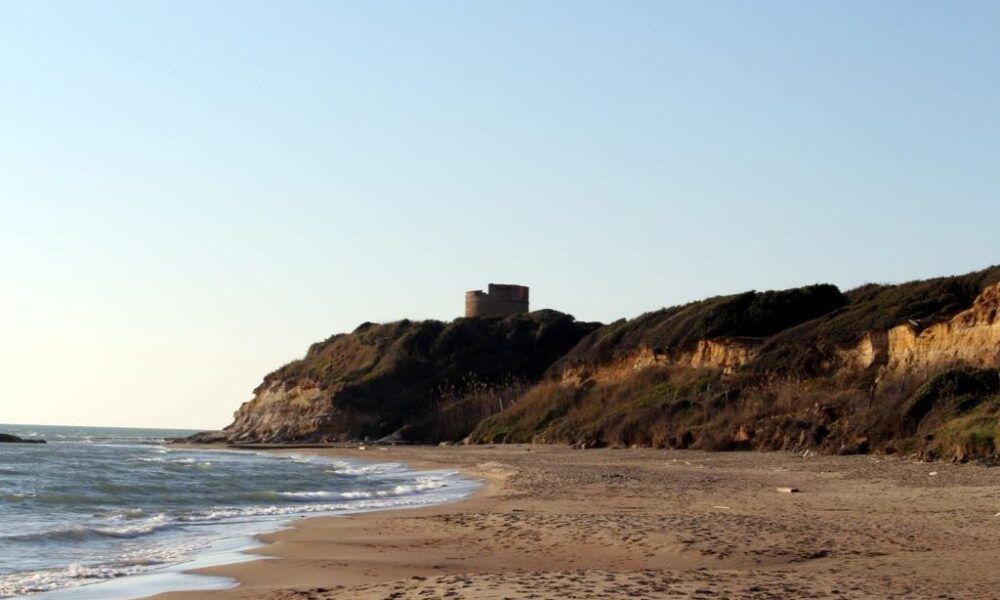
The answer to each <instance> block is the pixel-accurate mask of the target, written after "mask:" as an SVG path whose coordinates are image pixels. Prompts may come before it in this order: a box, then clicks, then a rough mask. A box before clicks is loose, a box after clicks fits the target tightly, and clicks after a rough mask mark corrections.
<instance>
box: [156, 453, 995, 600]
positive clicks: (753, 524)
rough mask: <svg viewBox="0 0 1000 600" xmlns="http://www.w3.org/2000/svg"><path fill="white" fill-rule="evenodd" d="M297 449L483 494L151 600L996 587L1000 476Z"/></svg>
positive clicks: (602, 456)
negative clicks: (403, 469) (386, 466)
mask: <svg viewBox="0 0 1000 600" xmlns="http://www.w3.org/2000/svg"><path fill="white" fill-rule="evenodd" d="M279 451H282V450H279ZM283 451H290V452H303V451H308V452H309V453H318V454H321V455H327V456H338V457H342V458H352V459H362V460H369V461H371V460H376V461H379V462H382V461H386V460H388V461H393V462H403V463H405V464H406V465H407V466H410V467H413V468H418V469H421V468H435V469H440V468H448V469H455V470H459V471H460V472H461V473H462V474H463V475H464V476H472V477H475V478H479V479H485V481H486V482H487V485H485V486H484V487H483V488H482V489H481V490H479V491H477V492H476V493H474V494H473V495H472V496H470V497H468V498H466V499H463V500H460V501H458V502H452V503H447V504H440V505H434V506H429V507H421V508H414V509H393V510H386V511H377V512H368V513H359V514H352V515H349V516H332V517H331V516H322V517H309V518H303V519H299V520H296V521H295V522H294V523H293V524H292V526H291V527H290V528H288V529H283V530H281V531H278V532H275V533H269V534H265V535H263V536H260V539H261V540H262V541H263V542H265V544H266V545H265V546H262V547H260V548H258V549H256V550H253V551H251V553H252V554H259V555H261V556H267V557H273V558H269V559H268V560H263V561H249V562H243V563H238V564H235V565H224V566H220V567H212V568H210V569H203V570H197V571H194V572H195V573H198V574H209V575H218V576H225V577H230V578H233V579H235V580H236V581H238V582H239V584H240V585H239V586H237V587H234V588H229V589H226V590H214V591H206V590H198V591H187V592H168V593H163V594H158V595H155V596H150V597H148V598H147V599H146V600H194V599H196V598H197V599H200V598H204V599H206V600H231V599H233V600H235V599H240V600H292V599H309V600H328V599H335V598H337V599H339V598H359V599H361V600H369V599H371V600H374V599H385V598H392V599H395V600H410V599H412V600H417V599H428V598H483V599H487V598H488V599H496V600H502V599H504V598H523V597H533V598H566V597H574V598H619V597H626V596H632V597H638V598H679V597H688V598H699V597H704V598H709V597H719V598H722V597H729V598H754V599H764V598H788V597H812V598H987V597H994V596H995V594H996V590H997V589H1000V573H997V571H996V569H995V565H994V564H993V563H994V558H995V557H996V556H998V555H1000V469H988V468H985V467H979V466H975V465H949V464H942V463H932V464H928V463H920V462H915V461H910V460H907V459H903V458H898V457H875V456H848V457H841V456H818V457H817V456H812V457H808V458H806V457H802V456H801V455H793V454H784V453H749V452H748V453H715V454H712V453H704V452H697V451H662V450H648V449H637V450H610V449H602V450H583V451H581V450H573V449H569V448H566V447H558V446H495V447H490V446H455V447H447V448H437V447H425V446H402V447H393V448H388V449H386V450H385V451H380V450H373V449H372V448H371V447H369V449H367V450H364V451H361V450H358V449H356V448H354V449H351V448H329V449H327V448H314V449H308V450H305V449H283ZM782 486H788V487H795V488H797V489H799V490H801V493H795V494H784V493H780V492H778V491H777V488H778V487H782ZM875 574H877V575H875Z"/></svg>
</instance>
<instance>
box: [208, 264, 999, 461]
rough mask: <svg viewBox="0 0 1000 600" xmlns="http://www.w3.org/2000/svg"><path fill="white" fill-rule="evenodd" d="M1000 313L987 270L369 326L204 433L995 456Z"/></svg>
mask: <svg viewBox="0 0 1000 600" xmlns="http://www.w3.org/2000/svg"><path fill="white" fill-rule="evenodd" d="M998 313H1000V267H992V268H989V269H985V270H982V271H977V272H974V273H969V274H967V275H962V276H955V277H943V278H937V279H931V280H925V281H914V282H909V283H904V284H899V285H866V286H862V287H859V288H857V289H853V290H849V291H847V292H841V291H840V290H839V289H837V288H836V287H835V286H832V285H825V284H824V285H813V286H808V287H803V288H797V289H791V290H782V291H768V292H746V293H742V294H736V295H732V296H721V297H716V298H709V299H707V300H702V301H699V302H692V303H689V304H685V305H682V306H676V307H669V308H664V309H661V310H658V311H654V312H651V313H647V314H645V315H642V316H639V317H637V318H635V319H631V320H620V321H616V322H614V323H611V324H608V325H603V326H601V325H599V324H594V323H580V322H577V321H575V320H574V319H573V318H572V317H570V316H568V315H564V314H561V313H557V312H554V311H539V312H535V313H531V314H528V315H517V316H512V317H507V318H471V319H457V320H455V321H453V322H451V323H442V322H437V321H424V322H412V321H400V322H397V323H389V324H371V323H366V324H364V325H362V326H360V327H359V328H357V329H356V330H355V331H354V332H352V333H350V334H340V335H335V336H333V337H331V338H329V339H327V340H326V341H324V342H321V343H318V344H315V345H313V346H312V347H311V348H310V349H309V351H308V353H307V354H306V356H305V357H304V358H302V359H301V360H298V361H295V362H292V363H290V364H289V365H286V366H285V367H282V368H281V369H278V370H277V371H275V372H273V373H271V374H269V375H268V376H267V377H266V378H265V379H264V381H263V383H262V384H261V385H260V386H259V387H258V388H257V389H256V390H255V392H254V398H253V399H252V400H251V401H250V402H247V403H246V404H244V405H243V406H242V407H241V408H240V409H239V410H238V411H237V413H236V415H235V420H234V422H233V423H232V424H231V425H230V426H229V427H227V428H226V429H225V430H224V431H223V432H221V433H219V434H216V435H215V436H214V437H213V436H212V435H207V436H203V437H202V438H201V439H202V440H205V441H227V442H231V443H260V442H265V443H266V442H280V443H301V442H325V441H343V440H363V439H366V438H369V439H373V438H374V439H377V438H380V437H383V436H392V437H391V439H395V440H411V441H423V442H438V441H459V440H462V439H465V440H466V441H468V442H471V443H489V442H534V443H568V444H573V445H577V446H581V447H593V446H633V445H638V446H654V447H673V448H689V447H694V448H702V449H711V450H725V449H760V450H779V449H780V450H794V451H805V450H816V451H821V452H835V453H858V452H868V451H878V452H907V453H917V454H920V455H922V456H925V457H928V458H946V459H955V460H965V459H969V458H989V457H996V456H997V455H998V448H1000V425H998V424H1000V371H998V368H1000V318H998Z"/></svg>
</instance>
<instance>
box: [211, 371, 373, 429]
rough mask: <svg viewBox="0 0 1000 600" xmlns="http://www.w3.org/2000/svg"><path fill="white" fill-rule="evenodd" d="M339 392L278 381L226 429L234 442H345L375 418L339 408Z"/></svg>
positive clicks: (249, 404) (262, 392)
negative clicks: (337, 396)
mask: <svg viewBox="0 0 1000 600" xmlns="http://www.w3.org/2000/svg"><path fill="white" fill-rule="evenodd" d="M338 391H339V390H338V389H336V387H334V388H327V389H320V388H319V387H317V386H316V385H315V384H310V383H305V384H295V383H291V382H286V381H274V382H271V383H269V384H268V385H267V386H265V387H263V389H260V390H258V391H257V393H256V394H255V396H254V398H253V400H251V401H249V402H245V403H244V404H243V405H242V406H241V407H240V409H239V410H238V411H236V414H235V415H233V423H232V425H230V426H229V427H227V428H226V433H227V439H228V441H230V442H233V443H251V442H252V443H285V442H294V441H324V442H332V441H341V440H345V439H350V438H351V437H352V435H351V434H352V432H355V431H361V430H363V429H364V427H365V426H366V425H371V424H372V422H373V420H374V419H373V417H372V416H371V415H366V414H364V413H360V412H357V411H348V410H344V409H340V408H338V406H337V404H336V403H335V402H334V399H335V398H336V394H337V392H338Z"/></svg>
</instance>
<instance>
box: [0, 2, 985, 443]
mask: <svg viewBox="0 0 1000 600" xmlns="http://www.w3.org/2000/svg"><path fill="white" fill-rule="evenodd" d="M0 74H2V76H0V272H2V273H3V285H2V288H0V382H2V387H0V423H3V422H6V423H34V424H80V425H122V426H151V427H157V426H159V427H191V428H219V427H222V426H223V425H226V424H227V423H228V422H229V419H230V417H231V415H232V413H233V411H234V410H236V408H237V407H238V406H239V405H240V403H242V402H244V401H246V400H249V399H250V398H251V395H252V390H253V388H254V387H256V385H257V384H258V383H259V382H260V381H261V379H262V378H263V376H264V375H265V374H266V373H267V372H269V371H271V370H273V369H274V368H277V367H278V366H280V365H282V364H284V363H286V362H288V361H290V360H293V359H295V358H298V357H301V356H302V355H303V354H304V353H305V351H306V348H307V347H308V345H309V344H310V343H312V342H315V341H318V340H321V339H324V338H326V337H327V336H329V335H331V334H333V333H337V332H343V331H350V330H352V329H354V327H356V326H357V325H358V324H359V323H361V322H363V321H392V320H397V319H401V318H411V319H424V318H435V319H442V320H450V319H452V318H455V317H456V316H459V315H460V314H461V312H462V309H463V295H464V292H465V291H466V290H469V289H478V288H483V287H485V286H486V284H488V283H489V282H501V283H521V284H525V285H529V286H531V294H532V306H533V308H555V309H558V310H561V311H564V312H568V313H571V314H573V315H575V316H576V317H577V318H581V319H587V320H599V321H605V322H607V321H611V320H615V319H618V318H620V317H633V316H636V315H638V314H641V313H643V312H646V311H649V310H654V309H656V308H659V307H662V306H667V305H672V304H676V303H681V302H687V301H690V300H695V299H699V298H702V297H706V296H712V295H718V294H725V293H733V292H738V291H743V290H748V289H757V290H764V289H780V288H788V287H794V286H800V285H805V284H810V283H816V282H830V283H834V284H837V285H839V286H841V288H842V289H848V288H850V287H853V286H856V285H859V284H862V283H866V282H898V281H906V280H910V279H915V278H924V277H932V276H938V275H946V274H956V273H963V272H968V271H972V270H975V269H979V268H982V267H985V266H987V265H990V264H995V263H1000V241H998V237H997V224H998V223H1000V168H998V165H1000V113H998V107H1000V3H995V2H992V3H991V2H918V1H911V0H907V1H900V2H889V1H883V2H867V1H865V2H851V1H837V2H832V1H830V2H799V1H792V2H772V1H763V2H711V3H706V2H695V1H691V2H660V1H658V2H637V1H626V2H613V1H606V2H586V1H572V2H556V1H540V2H539V1H504V2H499V1H497V2H480V1H461V2H459V1H456V2H433V1H428V2H382V1H355V2H346V1H345V2H318V1H317V2H301V1H282V2H252V1H247V0H240V1H233V2H225V1H213V2H203V1H185V0H170V1H163V2H154V1H143V2H134V1H122V2H107V1H101V0H92V1H90V2H73V1H71V0H65V1H62V2H52V1H48V0H0Z"/></svg>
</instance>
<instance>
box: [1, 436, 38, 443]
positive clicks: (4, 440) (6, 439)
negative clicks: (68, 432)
mask: <svg viewBox="0 0 1000 600" xmlns="http://www.w3.org/2000/svg"><path fill="white" fill-rule="evenodd" d="M44 443H45V440H26V439H24V438H21V437H17V436H16V435H11V434H9V433H0V444H44Z"/></svg>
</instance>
